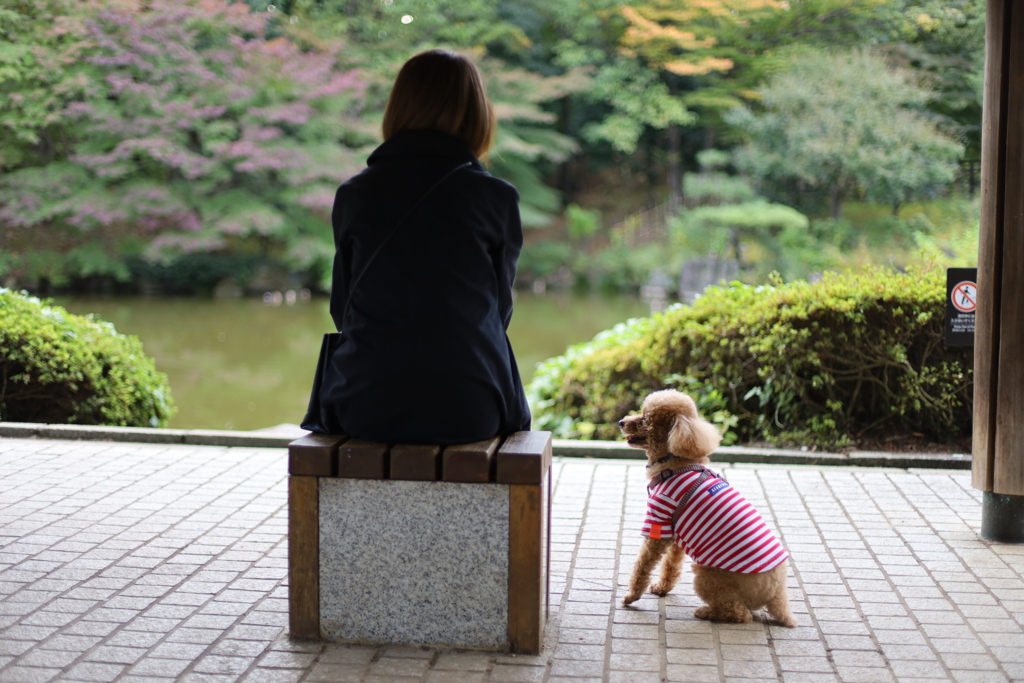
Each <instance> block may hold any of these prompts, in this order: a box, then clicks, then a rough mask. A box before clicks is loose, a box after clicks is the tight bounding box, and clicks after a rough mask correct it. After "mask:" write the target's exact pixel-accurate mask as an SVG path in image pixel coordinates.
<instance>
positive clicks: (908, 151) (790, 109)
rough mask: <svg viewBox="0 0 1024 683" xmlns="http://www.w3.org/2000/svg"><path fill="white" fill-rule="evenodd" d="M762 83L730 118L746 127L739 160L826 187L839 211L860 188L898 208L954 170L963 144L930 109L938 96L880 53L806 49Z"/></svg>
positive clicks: (771, 175) (774, 175)
mask: <svg viewBox="0 0 1024 683" xmlns="http://www.w3.org/2000/svg"><path fill="white" fill-rule="evenodd" d="M758 92H759V93H760V95H761V98H762V99H761V102H760V105H759V106H758V107H757V109H756V110H755V109H754V108H752V107H740V108H737V109H735V110H733V111H732V112H730V114H729V115H728V116H727V117H726V118H727V121H728V122H729V123H731V124H733V125H735V126H736V127H738V128H739V129H741V130H743V131H744V132H745V133H746V134H747V135H748V136H749V142H748V143H747V144H746V146H744V147H742V148H740V149H739V150H738V151H737V153H736V157H735V159H736V163H737V165H738V166H739V167H740V168H741V169H742V170H744V171H746V172H747V173H749V174H751V175H752V176H754V177H757V178H762V179H766V180H768V181H770V182H775V183H778V182H780V181H786V180H792V181H794V182H796V183H802V184H804V185H805V186H806V187H809V188H814V189H819V190H822V191H827V192H828V193H829V196H830V201H831V215H832V217H833V218H839V217H840V215H841V208H842V201H843V199H844V197H848V196H850V195H852V194H854V193H857V192H863V193H864V194H865V195H866V197H867V198H868V199H870V200H873V201H879V202H885V203H888V204H891V205H892V206H893V207H894V209H895V208H898V207H899V205H900V204H902V203H904V202H906V201H908V200H910V199H911V198H913V197H916V196H920V195H922V194H925V193H928V192H934V191H937V190H939V189H942V188H944V187H945V186H946V185H948V184H949V183H950V182H951V181H952V180H953V178H954V176H955V174H956V169H957V162H958V160H959V158H960V156H961V155H962V154H963V146H962V145H961V144H960V143H958V142H956V141H955V140H953V139H951V138H950V137H949V136H948V135H946V134H944V133H943V132H942V130H941V129H940V128H939V127H938V126H937V125H936V122H935V121H934V120H932V119H931V118H930V117H929V116H927V115H926V113H925V111H924V107H925V106H926V105H927V103H928V102H929V101H930V100H931V99H932V97H933V95H932V94H931V93H930V92H929V91H928V90H926V89H925V88H923V87H921V86H920V85H918V84H917V83H916V82H915V80H914V78H913V77H912V76H911V75H910V74H909V73H907V72H905V71H901V70H897V69H894V68H892V67H890V66H889V65H888V64H886V63H885V61H883V60H882V59H881V58H880V57H878V56H876V55H875V54H872V53H870V52H866V51H850V52H835V53H829V52H822V51H813V52H805V53H803V54H802V55H800V57H799V58H797V59H794V60H793V61H792V62H791V66H790V68H789V69H788V70H787V71H785V72H783V73H779V74H777V75H775V76H773V77H772V78H771V79H769V81H768V83H767V84H766V85H765V86H764V87H762V88H760V89H759V91H758Z"/></svg>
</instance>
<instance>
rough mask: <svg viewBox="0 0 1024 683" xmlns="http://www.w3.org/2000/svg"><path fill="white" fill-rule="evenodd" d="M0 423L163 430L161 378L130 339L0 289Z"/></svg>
mask: <svg viewBox="0 0 1024 683" xmlns="http://www.w3.org/2000/svg"><path fill="white" fill-rule="evenodd" d="M0 378H2V385H0V419H3V420H8V421H13V422H45V423H53V424H65V423H66V424H103V425H116V426H123V427H162V426H166V424H167V420H168V419H169V418H170V417H171V415H172V414H173V412H174V408H173V404H172V402H171V397H170V389H169V387H168V385H167V377H166V376H165V375H164V374H163V373H160V372H157V371H156V366H155V364H154V363H153V360H152V359H151V358H149V357H148V356H146V354H145V353H144V352H143V349H142V344H140V343H139V340H138V339H137V338H136V337H131V336H125V335H122V334H118V333H117V332H116V331H115V330H114V326H113V325H111V324H110V323H104V322H101V321H99V320H95V319H93V318H92V317H91V316H90V317H87V318H86V317H82V316H77V315H71V314H69V313H68V312H67V311H65V310H64V309H63V308H60V307H59V306H54V305H52V304H49V303H47V302H45V301H40V300H39V299H36V298H33V297H28V296H25V295H23V294H18V293H16V292H13V291H11V290H9V289H0Z"/></svg>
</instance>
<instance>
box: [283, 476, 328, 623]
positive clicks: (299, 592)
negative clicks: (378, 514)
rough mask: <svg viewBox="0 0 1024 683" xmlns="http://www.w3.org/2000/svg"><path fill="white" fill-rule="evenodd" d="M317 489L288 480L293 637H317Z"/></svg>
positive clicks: (315, 483)
mask: <svg viewBox="0 0 1024 683" xmlns="http://www.w3.org/2000/svg"><path fill="white" fill-rule="evenodd" d="M319 489H320V486H319V479H318V478H317V477H295V476H291V477H288V625H289V630H290V633H291V637H292V638H319V637H320V519H319V508H320V491H319Z"/></svg>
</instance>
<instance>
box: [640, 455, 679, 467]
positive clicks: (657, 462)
mask: <svg viewBox="0 0 1024 683" xmlns="http://www.w3.org/2000/svg"><path fill="white" fill-rule="evenodd" d="M678 457H679V456H678V455H674V454H672V453H669V454H668V455H666V456H665V457H664V458H658V459H657V460H655V461H654V462H652V463H648V464H647V469H651V468H652V467H654V466H655V465H660V464H661V463H663V462H668V461H669V460H671V459H672V458H678Z"/></svg>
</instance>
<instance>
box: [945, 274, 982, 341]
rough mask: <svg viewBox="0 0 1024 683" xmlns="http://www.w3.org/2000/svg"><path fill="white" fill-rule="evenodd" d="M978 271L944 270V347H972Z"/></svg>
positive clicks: (976, 305)
mask: <svg viewBox="0 0 1024 683" xmlns="http://www.w3.org/2000/svg"><path fill="white" fill-rule="evenodd" d="M977 283H978V269H977V268H947V269H946V346H974V312H975V309H977V307H978V284H977Z"/></svg>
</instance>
